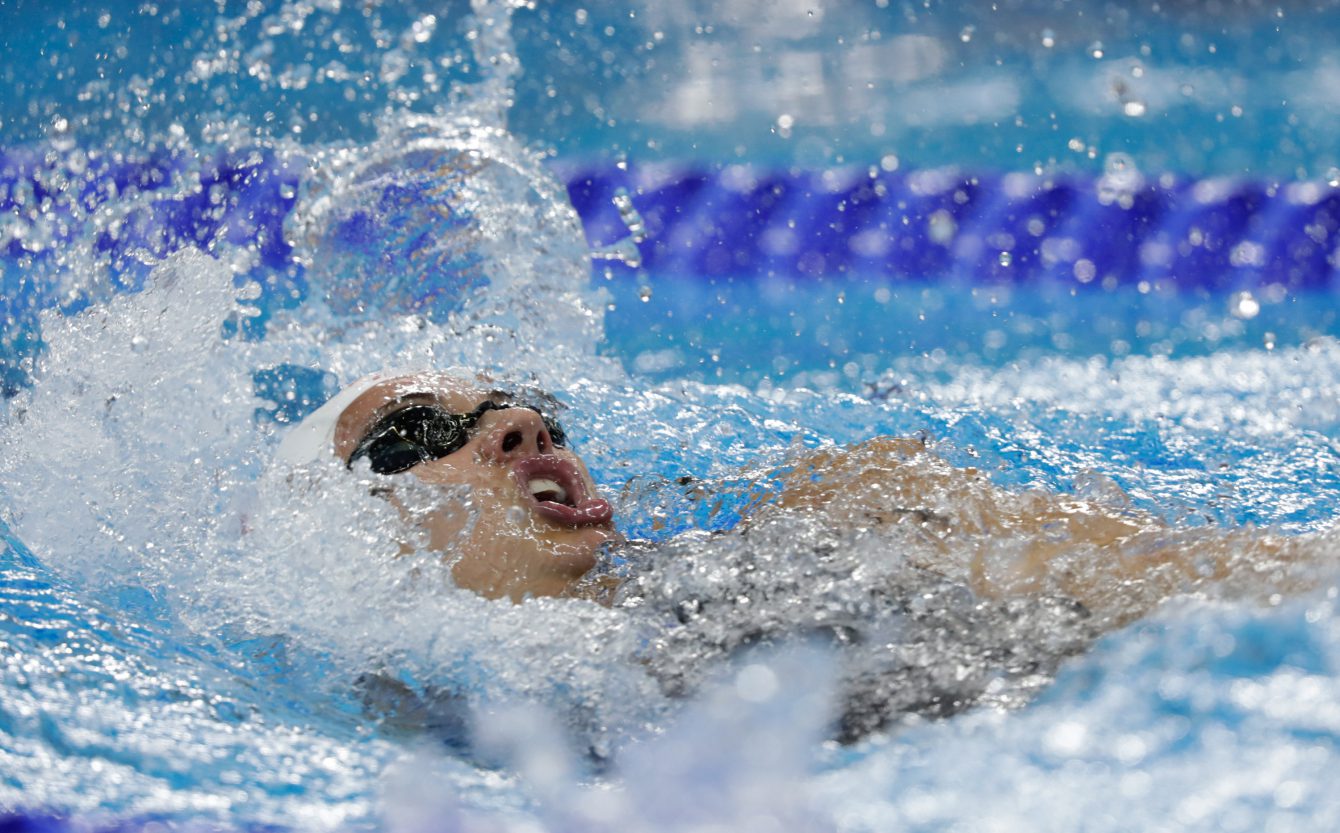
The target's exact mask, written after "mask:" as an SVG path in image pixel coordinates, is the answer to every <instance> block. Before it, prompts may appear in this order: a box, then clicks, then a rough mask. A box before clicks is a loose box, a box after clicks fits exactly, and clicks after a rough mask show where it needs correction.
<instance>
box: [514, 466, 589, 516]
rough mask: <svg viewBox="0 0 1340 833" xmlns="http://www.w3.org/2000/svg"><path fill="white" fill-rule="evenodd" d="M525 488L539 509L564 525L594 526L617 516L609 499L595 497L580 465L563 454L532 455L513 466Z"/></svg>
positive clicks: (516, 475) (522, 489) (536, 508)
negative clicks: (589, 490) (562, 456)
mask: <svg viewBox="0 0 1340 833" xmlns="http://www.w3.org/2000/svg"><path fill="white" fill-rule="evenodd" d="M512 474H513V476H514V477H515V478H516V480H517V483H518V484H519V485H520V486H521V491H522V492H523V493H524V494H526V495H527V496H528V497H529V498H530V499H531V501H532V507H533V508H534V510H535V513H536V514H538V515H539V516H540V517H542V518H545V519H546V520H550V521H553V522H554V523H557V524H562V525H563V526H593V525H596V524H607V523H609V522H610V521H612V520H613V519H614V509H613V508H612V507H611V506H610V505H609V501H606V500H602V499H600V498H598V497H593V496H592V495H590V494H588V493H587V491H586V483H585V482H584V481H583V480H582V477H581V475H580V474H579V473H578V472H577V467H576V466H575V465H573V463H572V462H571V461H569V460H564V459H562V458H561V457H553V456H549V455H540V456H537V457H529V458H527V459H525V460H522V461H520V462H519V463H517V464H516V465H515V466H513V467H512Z"/></svg>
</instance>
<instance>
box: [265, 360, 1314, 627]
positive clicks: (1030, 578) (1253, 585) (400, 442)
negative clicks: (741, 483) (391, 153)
mask: <svg viewBox="0 0 1340 833" xmlns="http://www.w3.org/2000/svg"><path fill="white" fill-rule="evenodd" d="M552 404H555V403H553V402H552V400H547V401H546V398H545V397H543V396H542V395H532V396H527V395H523V394H516V393H504V392H502V391H498V390H493V389H491V388H490V387H488V386H487V385H485V384H483V383H480V382H472V381H468V380H464V379H459V378H456V377H453V376H448V375H444V374H440V373H435V372H420V373H380V374H374V375H372V376H368V377H365V378H363V379H360V380H358V381H357V382H355V383H354V384H352V385H350V386H349V387H347V388H346V389H344V390H343V391H341V392H340V393H339V394H337V395H336V396H335V397H334V398H333V399H332V400H331V401H329V402H327V403H326V404H325V405H323V406H322V407H321V408H319V409H318V410H317V411H315V412H314V413H313V414H311V415H309V416H308V417H307V418H306V419H304V420H303V422H302V423H301V424H299V425H298V426H297V427H295V428H294V429H292V430H291V431H290V432H289V433H288V434H287V435H286V437H285V438H284V440H283V442H282V443H281V446H280V449H279V452H278V457H279V459H280V460H281V461H283V462H285V463H288V464H290V465H302V464H307V463H312V462H316V461H318V460H321V459H323V458H329V457H330V456H332V455H333V456H334V457H336V458H338V459H339V460H341V461H343V462H344V463H345V464H346V465H347V466H348V467H350V468H353V467H355V466H368V467H369V468H370V470H371V472H373V473H374V474H375V475H379V476H386V477H387V478H388V481H389V482H393V481H392V478H393V477H394V476H404V475H405V474H408V475H410V476H413V477H415V478H418V479H419V480H420V481H422V482H424V483H429V484H437V485H447V486H464V487H467V488H468V490H469V495H470V502H471V504H472V507H473V509H474V510H475V514H474V518H473V522H471V519H470V517H469V516H468V515H467V513H465V512H463V511H462V510H461V509H460V507H458V506H455V505H443V506H441V507H440V508H438V509H436V510H435V511H433V512H430V513H429V514H428V516H427V520H426V521H422V522H421V523H422V525H423V527H424V529H425V531H426V533H427V541H428V546H429V547H430V548H432V549H433V550H434V551H438V552H442V553H443V554H444V556H446V555H447V554H449V557H450V564H451V574H452V577H453V579H454V581H455V583H456V584H457V585H458V586H459V587H461V588H464V589H467V590H470V591H473V592H475V593H477V594H479V595H481V596H484V597H485V598H489V599H509V600H511V601H512V602H521V601H523V600H525V599H527V598H531V597H562V596H586V597H594V598H599V599H602V600H605V601H608V599H609V596H610V592H609V591H610V590H611V588H610V587H608V586H605V587H601V586H598V584H597V585H593V583H592V581H591V580H590V579H589V574H592V572H593V570H594V569H595V567H596V566H597V562H598V560H599V558H600V555H601V552H602V550H603V549H604V548H607V547H609V546H610V545H616V544H618V543H619V542H621V540H622V539H621V536H620V535H619V533H618V532H617V531H616V528H615V525H614V514H613V510H612V508H611V506H610V504H609V503H608V502H607V501H605V500H604V499H602V498H600V497H599V496H598V494H597V489H596V484H595V483H594V481H593V480H592V478H591V475H590V472H589V471H588V470H587V467H586V465H585V464H584V463H583V462H582V460H581V458H580V457H578V455H577V454H575V453H574V452H573V451H572V450H571V449H570V448H568V446H567V442H566V435H565V433H564V431H563V430H562V428H561V427H560V426H559V424H558V423H557V422H556V421H555V419H554V417H553V412H552V407H551V406H552ZM769 482H771V483H779V484H780V486H774V487H770V488H768V489H766V490H765V489H760V491H759V493H758V494H757V495H756V496H755V497H754V498H753V500H752V501H751V503H750V505H749V507H748V508H747V511H746V512H745V520H744V522H743V523H742V524H741V529H742V531H743V530H747V529H748V528H749V527H750V526H751V525H756V524H760V523H765V522H766V521H767V520H768V519H769V518H770V517H778V516H792V517H795V516H800V517H805V518H810V519H812V520H814V521H816V522H818V523H821V524H824V525H827V526H829V527H833V528H847V529H854V528H859V529H863V530H865V529H873V530H879V529H885V528H887V529H895V528H898V529H901V530H903V531H906V530H907V529H908V528H910V529H911V530H913V531H915V533H916V534H917V536H918V540H919V541H923V542H925V545H924V546H921V547H918V548H917V550H918V551H917V552H915V553H911V554H909V556H908V557H909V558H911V559H913V560H914V561H915V566H916V567H918V568H920V569H923V570H929V571H932V572H935V573H938V574H942V575H944V576H946V577H948V578H950V579H952V580H955V581H961V582H963V583H964V584H966V585H967V586H968V587H970V588H971V589H972V591H973V592H974V593H975V594H977V595H978V596H979V597H981V598H985V599H1006V598H1015V597H1025V598H1027V597H1044V596H1051V597H1061V598H1065V599H1069V600H1072V601H1073V602H1076V603H1078V604H1079V605H1082V606H1083V608H1084V609H1085V610H1086V611H1087V612H1088V614H1090V615H1092V616H1093V617H1094V622H1095V623H1096V624H1098V625H1099V626H1100V628H1101V629H1109V628H1112V627H1117V626H1120V625H1122V624H1124V623H1126V622H1128V621H1130V620H1131V619H1134V618H1136V617H1138V616H1140V615H1142V614H1144V613H1146V612H1148V611H1149V610H1151V609H1152V608H1153V607H1155V606H1156V605H1158V604H1159V603H1160V602H1161V601H1163V600H1164V599H1166V598H1168V597H1170V596H1172V595H1175V594H1177V593H1179V592H1187V591H1194V590H1197V589H1199V588H1201V587H1203V586H1205V585H1207V584H1208V583H1212V582H1220V583H1222V582H1225V581H1228V580H1229V579H1231V578H1234V577H1235V576H1236V577H1239V578H1241V577H1243V574H1245V577H1246V578H1247V579H1248V587H1247V591H1248V592H1253V593H1260V594H1261V595H1263V596H1269V595H1270V594H1271V593H1273V592H1279V591H1281V590H1288V589H1299V587H1298V582H1299V579H1298V578H1297V577H1296V575H1295V574H1294V573H1293V572H1291V570H1290V567H1291V564H1292V563H1293V562H1295V561H1297V560H1298V552H1297V551H1298V549H1299V546H1300V544H1299V542H1300V540H1303V539H1298V538H1294V537H1289V536H1283V535H1272V534H1268V533H1264V532H1261V531H1259V530H1253V529H1243V530H1206V529H1196V530H1190V529H1188V530H1177V529H1175V528H1172V527H1169V526H1167V525H1165V524H1163V523H1161V522H1160V521H1159V520H1157V519H1156V518H1154V517H1152V516H1150V515H1148V514H1147V513H1143V512H1140V511H1137V510H1134V509H1132V508H1130V507H1129V506H1123V505H1108V504H1106V503H1099V502H1097V501H1093V500H1086V499H1081V498H1078V497H1073V496H1068V495H1061V494H1055V493H1044V492H1040V491H1029V492H1024V493H1018V492H1012V491H1010V490H1006V489H1003V488H1001V487H999V486H996V485H994V484H992V483H991V482H990V480H989V479H988V478H987V477H985V476H984V475H983V474H981V473H980V472H978V471H976V470H974V469H970V468H958V467H955V466H952V465H950V464H949V463H947V462H946V461H944V460H942V459H940V458H939V457H937V456H935V455H934V454H933V453H932V452H930V451H929V450H928V449H927V448H926V447H925V444H924V443H923V442H922V441H920V440H916V439H903V438H893V437H878V438H875V439H872V440H868V441H866V442H863V443H859V444H857V445H855V446H852V447H848V448H826V449H819V450H813V451H809V452H806V453H805V454H803V455H802V456H800V457H798V458H797V459H794V460H792V461H791V462H790V464H789V465H787V466H786V467H785V468H784V469H783V470H780V471H778V472H775V473H774V476H773V477H771V478H769ZM385 494H387V495H388V496H389V497H390V498H391V499H392V500H394V491H393V487H388V489H387V490H385ZM965 543H966V544H967V546H965ZM1002 543H1003V544H1007V545H1008V547H1006V549H1007V550H1008V551H1009V552H1010V553H1011V557H1009V558H1007V559H1000V558H988V557H987V554H988V553H989V552H993V551H994V552H999V551H1000V549H1001V547H1000V546H999V545H1001V544H1002ZM964 552H968V553H972V555H970V556H969V557H968V558H967V559H966V560H965V559H964V558H963V557H962V556H961V555H960V554H961V553H964ZM1244 553H1246V557H1244Z"/></svg>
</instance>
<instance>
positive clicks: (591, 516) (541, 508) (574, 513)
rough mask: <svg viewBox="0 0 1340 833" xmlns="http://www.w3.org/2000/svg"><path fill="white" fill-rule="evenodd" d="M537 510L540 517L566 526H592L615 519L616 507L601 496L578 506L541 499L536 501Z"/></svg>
mask: <svg viewBox="0 0 1340 833" xmlns="http://www.w3.org/2000/svg"><path fill="white" fill-rule="evenodd" d="M535 511H536V512H537V513H539V515H540V517H542V518H547V519H548V520H551V521H553V522H554V523H559V524H564V525H565V526H592V525H594V524H607V523H609V522H610V521H612V520H614V508H613V507H612V506H610V504H609V501H607V500H601V499H600V498H589V499H587V500H584V501H582V502H581V503H579V504H577V505H576V506H568V505H566V504H563V503H555V502H554V501H552V500H541V501H536V503H535Z"/></svg>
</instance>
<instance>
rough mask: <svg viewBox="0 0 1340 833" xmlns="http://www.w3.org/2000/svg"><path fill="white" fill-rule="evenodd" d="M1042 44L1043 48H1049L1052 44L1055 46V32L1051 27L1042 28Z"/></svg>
mask: <svg viewBox="0 0 1340 833" xmlns="http://www.w3.org/2000/svg"><path fill="white" fill-rule="evenodd" d="M1042 45H1043V46H1044V47H1045V48H1047V49H1051V48H1052V47H1053V46H1055V45H1056V33H1055V32H1053V31H1052V30H1051V29H1043V30H1042Z"/></svg>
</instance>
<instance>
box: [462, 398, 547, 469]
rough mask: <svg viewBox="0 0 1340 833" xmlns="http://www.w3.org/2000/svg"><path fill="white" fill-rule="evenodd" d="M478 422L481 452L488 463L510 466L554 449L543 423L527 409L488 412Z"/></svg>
mask: <svg viewBox="0 0 1340 833" xmlns="http://www.w3.org/2000/svg"><path fill="white" fill-rule="evenodd" d="M480 422H481V424H482V425H483V430H482V431H480V433H479V437H480V450H481V453H482V454H483V455H484V457H485V458H487V459H490V460H494V461H496V462H500V463H501V462H509V461H511V460H514V459H517V458H518V457H529V456H532V455H535V454H546V453H548V452H550V451H553V449H554V440H553V438H552V437H550V436H549V430H548V429H547V428H545V427H544V420H543V419H541V418H540V415H539V414H537V413H535V412H534V411H532V410H531V409H530V408H506V409H504V410H501V411H489V412H488V413H487V414H485V415H484V417H483V418H482V419H481V420H480Z"/></svg>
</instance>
